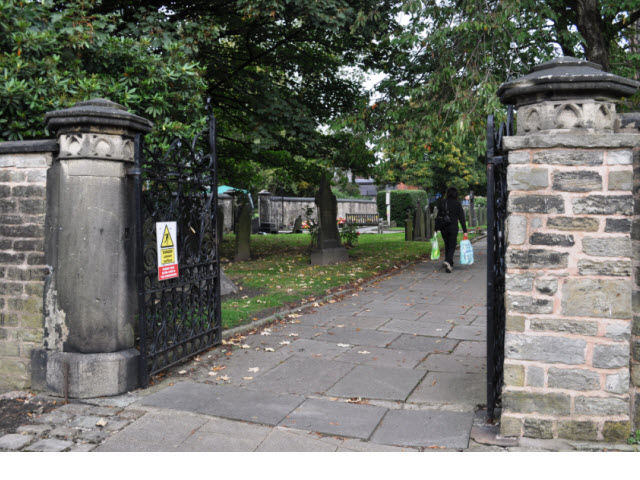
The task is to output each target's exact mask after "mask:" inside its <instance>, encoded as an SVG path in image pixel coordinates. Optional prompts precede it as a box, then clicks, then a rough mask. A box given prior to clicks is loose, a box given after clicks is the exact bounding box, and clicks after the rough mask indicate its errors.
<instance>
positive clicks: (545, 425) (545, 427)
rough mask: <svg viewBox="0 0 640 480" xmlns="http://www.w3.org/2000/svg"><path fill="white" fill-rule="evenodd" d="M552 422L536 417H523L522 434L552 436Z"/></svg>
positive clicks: (539, 436)
mask: <svg viewBox="0 0 640 480" xmlns="http://www.w3.org/2000/svg"><path fill="white" fill-rule="evenodd" d="M552 427H553V422H552V421H551V420H539V419H537V418H525V420H524V436H525V437H529V438H547V439H548V438H553V430H552Z"/></svg>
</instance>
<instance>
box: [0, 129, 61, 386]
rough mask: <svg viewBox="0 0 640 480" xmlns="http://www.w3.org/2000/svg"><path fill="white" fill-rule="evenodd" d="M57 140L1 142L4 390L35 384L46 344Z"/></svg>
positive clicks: (0, 358)
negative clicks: (50, 183) (48, 225)
mask: <svg viewBox="0 0 640 480" xmlns="http://www.w3.org/2000/svg"><path fill="white" fill-rule="evenodd" d="M56 150H57V142H56V141H55V140H42V141H25V142H3V143H0V393H2V392H6V391H10V390H16V389H23V388H28V387H29V386H30V385H31V369H30V365H31V360H30V357H31V350H33V349H34V348H37V347H40V346H41V345H42V334H43V318H42V292H43V286H44V277H45V275H46V274H47V273H48V269H47V268H46V267H45V263H44V228H45V227H44V225H45V213H46V211H45V210H46V206H45V205H46V178H47V170H48V169H49V167H50V166H51V164H52V161H53V155H54V152H55V151H56Z"/></svg>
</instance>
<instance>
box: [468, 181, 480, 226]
mask: <svg viewBox="0 0 640 480" xmlns="http://www.w3.org/2000/svg"><path fill="white" fill-rule="evenodd" d="M475 198H476V197H474V196H473V190H471V191H470V192H469V226H470V227H476V226H478V222H477V221H476V220H477V219H476V211H475V205H474V200H475Z"/></svg>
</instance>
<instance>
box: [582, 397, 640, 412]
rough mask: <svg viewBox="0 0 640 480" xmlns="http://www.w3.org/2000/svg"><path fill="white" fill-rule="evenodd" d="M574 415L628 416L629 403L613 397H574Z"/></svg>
mask: <svg viewBox="0 0 640 480" xmlns="http://www.w3.org/2000/svg"><path fill="white" fill-rule="evenodd" d="M574 410H575V414H576V415H594V416H603V417H604V416H614V415H628V413H629V401H628V400H624V399H622V398H615V397H576V398H575V409H574Z"/></svg>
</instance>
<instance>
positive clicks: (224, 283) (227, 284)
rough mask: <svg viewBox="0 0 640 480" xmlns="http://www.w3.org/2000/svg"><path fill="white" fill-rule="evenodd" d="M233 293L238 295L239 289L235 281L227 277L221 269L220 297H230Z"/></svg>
mask: <svg viewBox="0 0 640 480" xmlns="http://www.w3.org/2000/svg"><path fill="white" fill-rule="evenodd" d="M232 293H238V287H236V284H235V283H233V281H232V280H231V279H230V278H229V277H227V275H226V274H225V273H224V271H223V270H222V267H220V296H221V297H224V296H225V295H230V294H232Z"/></svg>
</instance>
